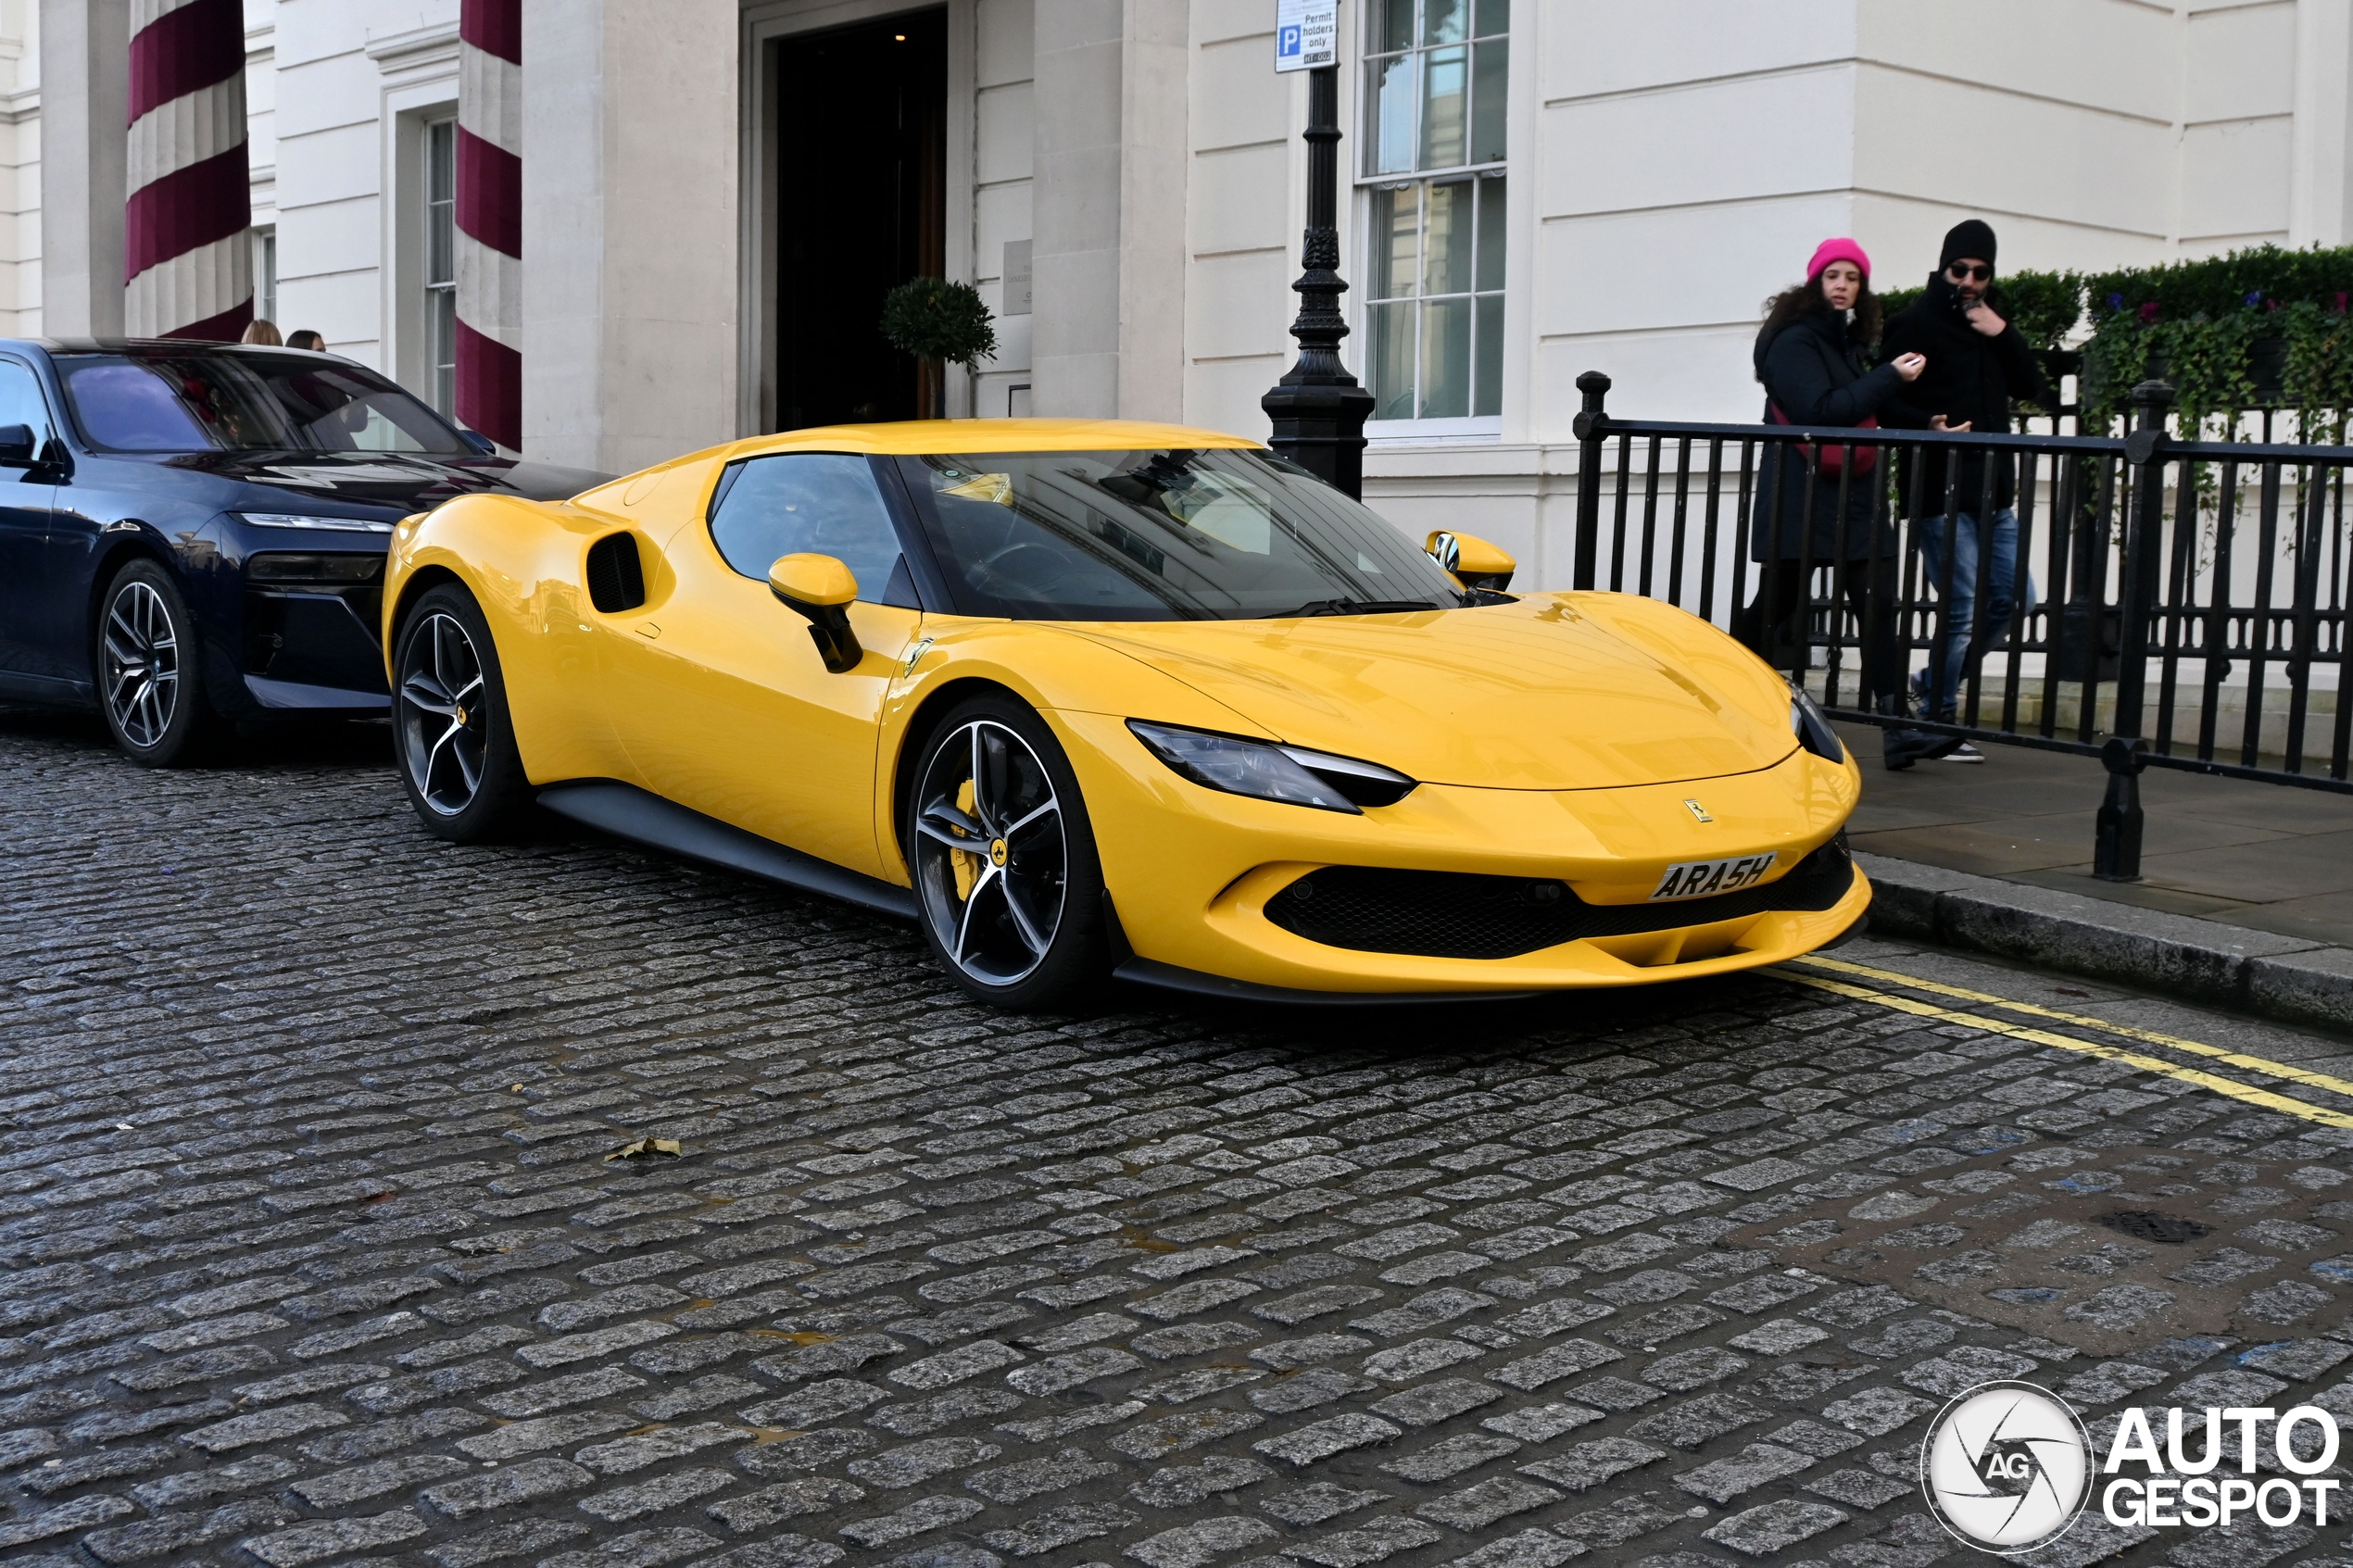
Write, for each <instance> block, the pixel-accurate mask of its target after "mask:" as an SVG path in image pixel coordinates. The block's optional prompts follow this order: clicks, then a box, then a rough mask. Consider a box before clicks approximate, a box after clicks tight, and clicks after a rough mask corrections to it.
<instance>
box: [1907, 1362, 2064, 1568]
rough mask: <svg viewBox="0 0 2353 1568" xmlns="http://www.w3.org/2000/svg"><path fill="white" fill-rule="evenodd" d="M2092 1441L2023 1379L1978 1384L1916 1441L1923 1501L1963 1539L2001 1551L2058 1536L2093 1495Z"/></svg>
mask: <svg viewBox="0 0 2353 1568" xmlns="http://www.w3.org/2000/svg"><path fill="white" fill-rule="evenodd" d="M2091 1482H2092V1441H2091V1438H2090V1437H2089V1436H2087V1435H2086V1434H2085V1432H2084V1430H2083V1424H2082V1422H2081V1421H2079V1420H2077V1419H2076V1416H2075V1412H2074V1411H2071V1410H2070V1409H2068V1407H2067V1405H2066V1404H2065V1403H2064V1402H2063V1401H2062V1400H2060V1399H2059V1398H2058V1397H2057V1395H2055V1394H2053V1393H2051V1392H2049V1391H2048V1390H2047V1389H2044V1388H2038V1387H2036V1386H2034V1385H2033V1384H2032V1383H1982V1384H1980V1385H1978V1386H1976V1387H1974V1388H1971V1389H1969V1391H1968V1392H1966V1393H1964V1394H1961V1395H1959V1396H1958V1397H1957V1398H1956V1399H1954V1400H1953V1401H1952V1402H1951V1403H1950V1404H1948V1405H1946V1406H1945V1407H1944V1410H1943V1411H1940V1412H1938V1414H1937V1417H1936V1420H1935V1421H1934V1423H1932V1424H1931V1425H1930V1427H1929V1433H1928V1441H1927V1442H1925V1443H1923V1444H1922V1445H1921V1446H1920V1487H1921V1490H1922V1491H1924V1492H1926V1493H1927V1495H1928V1503H1929V1507H1930V1509H1931V1511H1932V1512H1934V1513H1935V1515H1936V1520H1937V1523H1938V1524H1942V1525H1944V1528H1945V1529H1946V1530H1947V1531H1948V1532H1950V1533H1951V1534H1952V1535H1953V1536H1954V1537H1957V1539H1959V1540H1960V1541H1961V1542H1962V1543H1963V1544H1964V1545H1967V1546H1973V1547H1975V1548H1977V1549H1979V1550H1981V1551H1989V1552H1993V1553H1994V1554H1995V1555H1997V1556H2002V1557H2009V1556H2013V1555H2015V1554H2017V1553H2019V1552H2024V1551H2032V1550H2033V1549H2035V1548H2036V1547H2040V1546H2047V1545H2048V1544H2050V1543H2051V1542H2052V1541H2055V1540H2057V1539H2058V1537H2061V1536H2063V1535H2065V1534H2066V1533H2067V1532H2068V1530H2069V1528H2070V1527H2071V1526H2072V1525H2073V1524H2074V1523H2075V1521H2076V1520H2077V1518H2079V1517H2080V1516H2081V1515H2082V1512H2083V1505H2084V1503H2085V1502H2087V1501H2088V1500H2090V1498H2091V1495H2092V1486H2091Z"/></svg>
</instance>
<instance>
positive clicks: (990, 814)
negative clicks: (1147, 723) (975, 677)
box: [904, 696, 1108, 1012]
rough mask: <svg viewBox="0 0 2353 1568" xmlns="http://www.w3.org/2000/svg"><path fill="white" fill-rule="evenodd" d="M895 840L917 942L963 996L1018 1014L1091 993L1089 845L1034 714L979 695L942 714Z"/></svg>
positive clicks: (1076, 803)
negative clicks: (919, 930) (911, 897)
mask: <svg viewBox="0 0 2353 1568" xmlns="http://www.w3.org/2000/svg"><path fill="white" fill-rule="evenodd" d="M904 842H905V843H906V846H907V852H908V861H909V869H910V870H911V871H912V872H913V873H914V879H915V897H916V900H917V902H918V903H919V904H920V905H921V906H922V909H923V928H924V935H925V939H926V940H927V941H928V942H929V944H930V946H931V949H932V951H933V952H934V953H935V954H936V955H937V957H938V959H939V961H940V962H941V963H942V964H943V965H945V966H946V968H947V970H948V972H949V973H950V975H952V976H954V978H955V980H956V983H957V984H958V985H962V986H963V988H964V990H965V991H967V992H968V993H970V994H971V995H972V996H974V997H977V998H978V999H980V1000H982V1001H984V1002H988V1003H989V1004H990V1005H992V1006H995V1007H1001V1008H1006V1009H1010V1010H1015V1011H1023V1012H1030V1011H1047V1010H1054V1009H1058V1008H1066V1007H1069V1006H1071V1005H1073V1004H1074V1003H1076V1002H1079V1001H1082V1000H1084V999H1085V998H1086V997H1088V995H1089V994H1090V993H1091V992H1093V991H1094V990H1095V989H1096V988H1097V987H1098V986H1099V985H1101V982H1102V979H1103V977H1104V973H1105V971H1106V970H1107V968H1108V947H1107V943H1106V940H1105V935H1104V933H1105V925H1106V922H1105V920H1104V911H1105V902H1106V901H1105V899H1104V897H1103V878H1102V870H1101V865H1100V863H1099V862H1098V861H1097V859H1096V857H1095V840H1094V834H1093V830H1092V829H1091V827H1090V826H1089V825H1088V819H1087V808H1086V803H1085V802H1084V801H1083V800H1081V799H1080V798H1079V794H1078V781H1077V779H1076V776H1075V775H1074V774H1073V773H1072V772H1071V769H1070V762H1069V759H1067V758H1066V757H1065V756H1064V755H1063V748H1062V746H1061V744H1060V743H1059V742H1057V741H1056V740H1055V738H1054V734H1053V732H1052V731H1051V730H1050V729H1048V728H1047V726H1046V722H1045V721H1044V720H1042V719H1040V718H1039V717H1038V714H1037V713H1036V712H1035V711H1034V710H1033V709H1029V708H1028V707H1026V705H1024V704H1022V703H1020V702H1017V701H1014V700H1013V699H1012V698H1010V697H997V696H987V697H977V698H975V699H973V700H971V701H968V702H965V703H963V704H960V705H959V706H958V707H957V708H956V709H955V710H954V711H953V712H951V713H950V714H949V715H948V718H947V720H946V721H945V722H943V723H942V724H941V725H940V726H939V727H938V728H937V730H935V731H934V732H933V733H932V735H931V738H930V740H929V741H928V742H926V743H925V746H924V748H923V752H922V755H921V760H920V761H919V762H918V764H917V767H916V771H915V787H914V788H913V789H912V790H911V791H910V792H909V795H908V801H907V820H906V824H905V840H904Z"/></svg>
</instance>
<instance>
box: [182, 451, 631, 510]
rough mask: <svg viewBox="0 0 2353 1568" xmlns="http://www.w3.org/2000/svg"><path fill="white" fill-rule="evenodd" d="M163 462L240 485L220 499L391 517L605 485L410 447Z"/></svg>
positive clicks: (530, 466) (573, 473) (599, 479)
mask: <svg viewBox="0 0 2353 1568" xmlns="http://www.w3.org/2000/svg"><path fill="white" fill-rule="evenodd" d="M164 463H165V465H166V466H167V467H170V468H176V469H183V470H193V471H195V472H198V473H205V474H209V475H211V476H213V477H214V478H217V479H220V480H223V481H227V482H229V483H232V484H234V485H237V486H239V487H241V488H244V489H245V491H246V492H247V494H246V495H245V497H244V498H241V499H238V500H234V501H232V502H230V503H228V504H229V505H231V506H234V507H245V508H262V507H276V508H282V509H285V510H290V511H291V510H296V509H299V508H300V507H301V505H302V504H303V503H304V502H305V501H313V502H317V501H326V502H333V503H336V509H337V510H338V511H340V510H342V509H344V508H346V507H349V506H353V505H358V506H361V507H383V508H386V509H387V510H388V511H389V512H391V513H392V515H394V516H396V517H406V516H408V515H409V513H411V512H421V511H425V510H427V509H429V508H434V507H437V506H439V505H440V504H441V503H442V502H444V501H447V500H450V499H453V498H454V497H456V496H459V495H474V494H477V493H480V492H484V491H490V492H495V493H497V494H501V495H520V496H522V497H524V498H525V499H527V500H534V501H560V500H564V499H566V498H568V497H570V496H573V495H578V494H580V492H582V491H583V490H587V489H591V488H593V487H594V486H596V485H598V484H601V483H605V481H606V478H607V476H606V475H604V474H600V473H592V472H589V471H588V470H585V469H567V468H556V467H553V466H551V465H549V464H547V463H526V462H519V461H517V460H516V459H514V458H476V457H464V458H439V457H428V456H425V455H423V454H422V453H416V452H191V453H184V454H180V455H176V456H173V457H170V458H165V459H164Z"/></svg>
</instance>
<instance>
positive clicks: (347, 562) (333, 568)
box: [245, 551, 384, 583]
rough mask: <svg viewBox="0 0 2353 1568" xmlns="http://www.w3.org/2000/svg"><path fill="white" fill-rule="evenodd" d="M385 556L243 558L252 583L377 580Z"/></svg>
mask: <svg viewBox="0 0 2353 1568" xmlns="http://www.w3.org/2000/svg"><path fill="white" fill-rule="evenodd" d="M245 576H246V578H247V579H248V580H249V581H252V582H255V583H379V582H382V581H383V580H384V557H382V556H349V555H280V554H278V553H276V552H274V551H273V552H271V553H269V554H266V555H258V556H249V557H247V558H246V559H245Z"/></svg>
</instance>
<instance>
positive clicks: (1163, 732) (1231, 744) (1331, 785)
mask: <svg viewBox="0 0 2353 1568" xmlns="http://www.w3.org/2000/svg"><path fill="white" fill-rule="evenodd" d="M1127 727H1128V729H1130V730H1131V731H1133V732H1135V735H1136V738H1137V739H1138V740H1139V741H1142V742H1143V743H1144V745H1145V746H1146V748H1147V749H1149V750H1150V751H1151V754H1152V755H1153V756H1155V757H1157V758H1159V759H1161V760H1162V761H1164V762H1165V763H1167V764H1168V765H1169V766H1170V767H1171V768H1173V769H1175V770H1176V771H1177V772H1179V773H1181V774H1183V775H1184V776H1185V777H1186V778H1189V779H1190V780H1192V781H1193V783H1195V784H1200V785H1202V786H1203V787H1204V788H1208V789H1218V790H1224V791H1225V792H1226V793H1227V794H1228V795H1247V796H1249V797H1252V798H1253V799H1257V800H1279V801H1281V802H1283V803H1284V804H1285V805H1289V806H1313V807H1315V808H1316V809H1319V810H1325V811H1347V812H1351V813H1356V812H1357V811H1358V809H1359V808H1360V807H1365V806H1393V805H1395V804H1396V803H1397V802H1398V801H1400V800H1403V799H1404V798H1405V797H1406V796H1407V795H1408V794H1410V793H1411V792H1412V791H1413V788H1414V784H1415V781H1414V780H1412V779H1409V778H1407V777H1406V776H1405V775H1404V774H1403V773H1401V772H1398V771H1395V770H1394V769H1390V768H1384V767H1382V766H1380V765H1379V764H1378V763H1377V762H1360V761H1358V760H1357V759H1354V758H1353V757H1334V756H1331V755H1329V754H1328V753H1327V752H1321V751H1309V750H1307V749H1305V748H1304V747H1302V746H1277V745H1276V744H1275V743H1273V742H1271V741H1257V740H1244V739H1242V738H1241V737H1239V736H1238V735H1221V734H1216V733H1214V731H1209V730H1180V729H1177V728H1176V726H1174V725H1171V724H1148V723H1146V722H1145V721H1142V720H1141V719H1130V720H1128V721H1127Z"/></svg>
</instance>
